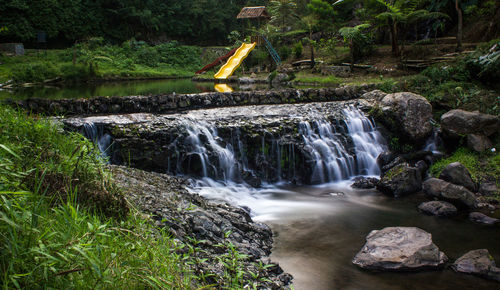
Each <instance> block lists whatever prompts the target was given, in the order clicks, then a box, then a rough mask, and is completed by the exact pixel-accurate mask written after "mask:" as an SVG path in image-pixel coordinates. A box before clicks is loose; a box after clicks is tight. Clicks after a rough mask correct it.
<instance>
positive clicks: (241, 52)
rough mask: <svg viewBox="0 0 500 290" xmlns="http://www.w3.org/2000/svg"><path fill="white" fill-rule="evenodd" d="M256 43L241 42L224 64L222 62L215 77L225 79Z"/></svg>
mask: <svg viewBox="0 0 500 290" xmlns="http://www.w3.org/2000/svg"><path fill="white" fill-rule="evenodd" d="M256 44H257V43H256V42H253V43H243V44H242V45H241V46H240V47H239V48H238V50H236V52H235V53H234V54H233V56H231V57H230V58H229V59H228V60H227V62H226V64H224V65H223V66H222V67H221V68H220V69H219V71H218V72H217V73H216V74H215V75H214V77H215V78H216V79H227V78H228V77H229V76H231V75H232V74H233V73H234V71H235V70H236V69H237V68H238V67H239V66H240V65H241V63H242V62H243V60H244V59H245V58H246V57H247V56H248V54H249V53H250V52H251V51H252V50H253V49H254V47H255V45H256Z"/></svg>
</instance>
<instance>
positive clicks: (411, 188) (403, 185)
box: [377, 163, 422, 197]
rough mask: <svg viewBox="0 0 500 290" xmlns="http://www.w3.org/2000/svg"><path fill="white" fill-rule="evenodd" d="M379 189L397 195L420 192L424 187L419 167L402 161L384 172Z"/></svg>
mask: <svg viewBox="0 0 500 290" xmlns="http://www.w3.org/2000/svg"><path fill="white" fill-rule="evenodd" d="M377 189H378V190H380V191H382V192H383V193H386V194H392V195H394V196H395V197H399V196H402V195H406V194H410V193H414V192H418V191H420V190H421V189H422V176H421V175H420V171H419V170H418V168H416V167H411V166H409V165H408V164H407V163H401V164H399V165H397V166H394V167H393V168H391V169H390V170H389V171H387V172H386V173H384V175H383V176H382V179H380V182H379V183H378V184H377Z"/></svg>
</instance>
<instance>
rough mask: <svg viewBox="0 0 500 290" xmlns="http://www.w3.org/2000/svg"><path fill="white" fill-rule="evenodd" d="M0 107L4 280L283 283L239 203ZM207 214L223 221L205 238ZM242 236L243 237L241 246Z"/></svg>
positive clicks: (265, 235)
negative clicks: (222, 201) (205, 194)
mask: <svg viewBox="0 0 500 290" xmlns="http://www.w3.org/2000/svg"><path fill="white" fill-rule="evenodd" d="M0 111H1V114H0V130H1V131H2V135H1V136H0V144H1V145H0V165H1V166H0V172H1V178H0V197H1V199H0V211H1V213H2V218H1V219H0V229H1V232H2V233H8V234H6V235H1V236H0V254H1V257H2V258H1V259H0V260H1V261H2V262H1V263H0V271H1V273H2V277H4V278H5V279H3V281H2V284H3V286H4V287H6V288H11V287H19V288H39V287H47V286H50V287H54V288H68V287H69V288H81V289H87V288H89V289H94V288H96V287H97V288H99V287H106V286H105V285H114V286H115V287H118V288H129V287H132V288H143V287H145V288H148V287H154V288H156V287H158V288H181V289H184V288H193V287H194V288H198V287H210V285H212V286H213V285H219V286H224V287H228V288H243V287H244V286H245V285H249V287H260V286H262V287H267V288H279V287H282V286H284V285H286V284H288V283H289V282H290V279H291V277H290V276H288V275H287V274H283V273H282V271H281V270H280V268H279V266H276V265H271V264H270V262H269V261H268V260H265V259H264V258H265V256H266V255H268V254H269V252H270V248H271V244H272V234H271V232H270V230H269V229H268V228H267V227H266V226H263V225H260V224H255V223H252V222H251V220H250V218H249V216H248V214H247V213H245V212H244V211H242V210H241V209H236V208H233V207H230V206H227V205H215V204H212V203H210V202H208V201H206V200H205V199H203V198H201V197H198V196H195V195H191V194H189V193H187V192H186V190H184V189H183V188H182V186H183V184H184V183H185V181H182V180H181V179H178V178H172V177H165V176H158V175H154V174H149V173H141V172H140V171H138V170H132V169H128V170H127V169H125V168H117V167H111V169H110V168H109V167H105V164H104V160H103V159H102V157H101V155H100V152H99V150H98V149H97V148H96V147H95V146H94V145H93V144H92V143H91V142H89V141H87V140H86V139H84V138H82V136H81V135H79V134H73V133H67V132H66V133H64V132H63V130H62V128H61V127H60V126H59V125H57V124H54V122H53V121H51V120H48V119H42V118H39V117H28V116H26V115H25V114H24V113H19V112H16V111H14V110H13V109H10V108H5V107H3V106H1V107H0ZM111 171H112V172H113V174H115V177H113V174H112V172H111ZM120 174H121V175H120ZM124 174H126V177H124ZM137 176H142V179H141V180H139V178H138V177H137ZM132 177H134V178H132ZM153 180H154V181H155V182H154V183H153V182H152V181H153ZM132 183H133V184H132ZM131 189H133V192H131V191H130V190H131ZM167 197H168V198H167ZM159 199H161V201H160V200H159ZM140 201H143V202H142V203H141V202H140ZM151 202H152V203H151ZM155 205H161V208H160V207H155ZM135 206H137V207H138V208H136V207H135ZM167 208H169V210H168V211H165V210H166V209H167ZM148 209H150V210H149V211H148ZM224 216H225V217H224ZM228 216H230V217H231V221H230V222H229V221H227V218H228ZM181 217H184V219H181V220H178V219H177V218H181ZM207 218H210V220H212V223H213V224H216V223H217V222H224V225H225V224H227V223H229V224H230V225H232V226H230V227H227V228H226V227H224V226H222V227H220V229H219V231H218V232H217V233H216V234H217V236H214V231H213V230H214V229H216V228H217V227H215V226H214V227H212V230H210V229H208V228H207V229H205V228H204V226H205V225H206V224H207V223H208V221H209V220H207ZM196 225H198V227H196ZM200 226H201V227H200ZM241 227H244V229H245V230H244V231H243V230H241ZM181 229H182V231H181ZM197 229H198V231H197ZM249 229H253V230H252V231H248V230H249ZM175 231H177V233H178V235H177V236H176V235H173V233H174V232H175ZM247 231H248V233H252V236H247V235H246V234H247ZM206 235H209V236H206ZM236 235H238V237H239V238H238V237H236ZM215 237H217V240H214V238H215ZM247 238H249V239H251V243H246V244H242V242H245V241H247V240H246V239H247ZM238 242H239V243H238ZM248 244H250V245H251V246H248ZM244 249H247V250H246V251H243V250H244ZM261 258H262V259H263V260H259V259H261Z"/></svg>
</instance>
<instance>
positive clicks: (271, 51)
mask: <svg viewBox="0 0 500 290" xmlns="http://www.w3.org/2000/svg"><path fill="white" fill-rule="evenodd" d="M262 38H263V39H264V41H265V42H266V48H267V50H268V51H269V54H270V55H271V57H272V58H273V60H274V62H275V63H276V65H280V64H281V58H280V56H279V55H278V53H277V52H276V50H275V49H274V48H273V46H272V45H271V42H269V40H267V38H266V37H265V36H264V35H262Z"/></svg>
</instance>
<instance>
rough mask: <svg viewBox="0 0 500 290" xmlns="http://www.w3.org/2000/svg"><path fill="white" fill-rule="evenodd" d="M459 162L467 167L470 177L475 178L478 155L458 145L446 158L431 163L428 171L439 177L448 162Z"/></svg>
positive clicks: (477, 168)
mask: <svg viewBox="0 0 500 290" xmlns="http://www.w3.org/2000/svg"><path fill="white" fill-rule="evenodd" d="M453 162H460V163H462V164H463V165H464V166H465V167H467V169H469V171H470V173H471V175H472V178H474V179H476V178H477V176H478V171H479V170H480V168H479V159H478V155H477V154H476V153H474V152H472V151H470V150H469V149H467V148H463V147H460V148H459V149H457V151H455V152H454V153H453V154H452V155H451V156H449V157H448V158H443V159H441V160H439V161H437V162H436V163H434V164H432V166H431V167H430V169H429V171H430V173H431V175H432V176H434V177H439V175H440V174H441V171H443V169H444V168H445V167H446V166H447V165H448V164H450V163H453Z"/></svg>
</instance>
